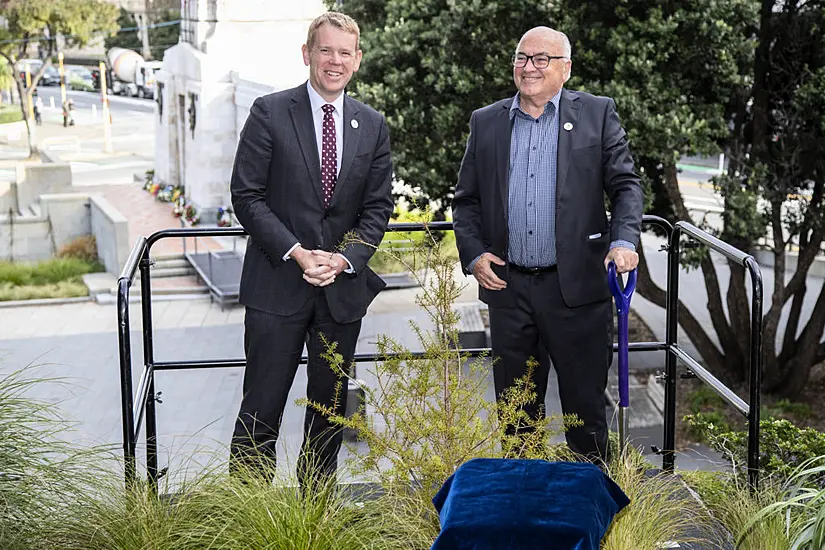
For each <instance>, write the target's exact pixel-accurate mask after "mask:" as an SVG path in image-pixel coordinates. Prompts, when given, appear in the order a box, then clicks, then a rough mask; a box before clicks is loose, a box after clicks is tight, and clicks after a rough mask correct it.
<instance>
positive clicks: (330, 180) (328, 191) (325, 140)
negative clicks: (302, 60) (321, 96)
mask: <svg viewBox="0 0 825 550" xmlns="http://www.w3.org/2000/svg"><path fill="white" fill-rule="evenodd" d="M322 109H323V110H324V124H323V133H322V138H321V189H322V190H323V192H324V208H326V207H328V206H329V201H330V200H331V199H332V192H333V191H334V190H335V181H336V180H337V179H338V150H337V148H336V143H335V121H334V120H333V119H332V112H333V111H334V110H335V107H334V106H332V105H330V104H329V103H327V104H326V105H324V106H323V107H322Z"/></svg>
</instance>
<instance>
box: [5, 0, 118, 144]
mask: <svg viewBox="0 0 825 550" xmlns="http://www.w3.org/2000/svg"><path fill="white" fill-rule="evenodd" d="M0 16H2V17H3V18H4V19H5V20H6V22H7V25H6V27H5V28H0V56H2V57H4V58H5V59H6V61H7V62H8V63H9V65H10V66H12V67H14V65H15V63H16V62H17V60H18V59H22V58H24V57H26V54H27V51H28V49H29V46H30V45H31V44H32V43H34V42H36V43H38V44H39V45H40V46H41V47H42V50H43V51H44V52H45V59H44V63H43V64H42V65H41V67H40V69H39V70H38V71H37V72H36V73H35V74H33V75H32V80H31V85H30V86H26V83H25V82H24V81H23V79H22V78H21V76H20V73H19V72H18V71H13V76H14V79H15V82H16V83H17V90H18V92H19V94H20V98H21V101H20V108H21V109H22V110H23V118H24V119H25V120H26V127H27V130H28V137H29V149H30V151H31V152H32V154H33V153H34V152H35V150H36V144H35V143H34V140H33V138H32V133H31V126H30V125H29V119H28V112H29V105H30V104H31V100H32V91H34V89H35V88H36V87H37V83H38V82H39V81H40V78H41V77H42V76H43V74H45V72H46V68H47V67H49V66H50V65H51V63H52V58H53V56H54V55H55V54H57V43H58V42H57V39H58V37H61V38H62V40H63V41H64V43H65V45H66V47H73V46H83V45H85V44H87V43H88V42H89V41H90V40H91V39H92V38H93V37H95V36H97V35H98V34H99V33H113V32H115V31H116V30H117V28H118V27H117V8H116V7H115V6H114V5H112V4H109V3H108V2H105V1H103V0H8V1H7V2H5V3H3V4H2V7H0Z"/></svg>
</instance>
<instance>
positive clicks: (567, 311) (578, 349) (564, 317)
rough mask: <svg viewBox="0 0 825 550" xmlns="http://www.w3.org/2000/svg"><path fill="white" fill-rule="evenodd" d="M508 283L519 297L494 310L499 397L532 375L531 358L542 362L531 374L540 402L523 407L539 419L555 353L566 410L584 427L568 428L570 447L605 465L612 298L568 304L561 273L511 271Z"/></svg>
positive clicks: (496, 373)
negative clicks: (564, 298) (602, 461)
mask: <svg viewBox="0 0 825 550" xmlns="http://www.w3.org/2000/svg"><path fill="white" fill-rule="evenodd" d="M605 284H607V283H606V282H605ZM507 286H508V289H510V291H511V292H512V293H513V294H514V297H515V299H514V302H515V303H514V304H513V306H511V307H490V336H491V338H492V348H493V350H492V351H493V356H494V357H495V358H496V363H495V366H494V370H493V377H494V380H495V389H496V398H497V399H499V398H501V395H502V392H503V391H504V390H505V389H506V388H508V387H510V386H512V385H513V383H514V382H515V380H517V379H518V378H521V377H523V376H524V375H525V374H526V372H527V362H528V359H529V358H531V357H532V358H533V359H534V360H535V361H536V362H538V366H537V367H536V368H535V369H534V371H533V381H534V382H535V384H536V388H535V389H536V394H537V398H536V402H535V403H534V404H533V405H532V406H528V407H525V410H526V412H527V413H528V414H529V415H530V416H531V417H532V418H540V417H541V416H542V415H543V414H544V400H545V396H546V392H547V379H548V376H549V374H550V365H549V362H548V360H547V354H548V353H549V355H550V359H551V360H552V363H553V367H554V368H555V369H556V375H557V376H558V381H559V397H560V399H561V406H562V412H563V413H564V414H575V415H576V416H578V418H579V419H580V420H582V421H583V423H584V425H583V426H582V427H576V428H570V429H569V430H568V431H567V433H566V434H565V437H566V439H567V444H568V446H569V447H570V448H571V449H572V450H573V451H575V452H577V453H579V454H582V455H585V456H587V457H588V458H589V459H591V460H594V459H601V460H605V459H606V458H607V435H608V431H607V430H608V429H607V421H606V417H605V406H606V400H605V396H604V391H605V388H606V386H607V372H608V370H609V369H610V364H611V362H612V360H613V344H612V343H613V322H612V321H613V317H612V310H611V303H610V301H609V300H605V301H601V302H597V303H594V304H588V305H585V306H581V307H576V308H570V307H567V305H566V304H565V303H564V300H563V299H562V296H561V289H560V288H559V275H558V272H556V271H552V272H548V273H538V274H524V273H520V272H517V271H514V270H512V269H511V270H510V271H509V279H508V283H507Z"/></svg>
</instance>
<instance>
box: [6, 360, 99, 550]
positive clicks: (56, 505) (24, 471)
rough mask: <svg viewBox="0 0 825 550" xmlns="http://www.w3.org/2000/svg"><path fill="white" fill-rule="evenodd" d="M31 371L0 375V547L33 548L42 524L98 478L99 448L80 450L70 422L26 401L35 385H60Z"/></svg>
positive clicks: (44, 405) (38, 541) (42, 405)
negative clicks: (74, 444)
mask: <svg viewBox="0 0 825 550" xmlns="http://www.w3.org/2000/svg"><path fill="white" fill-rule="evenodd" d="M30 374H31V369H24V370H22V371H18V372H15V373H12V374H6V375H0V548H3V549H4V550H29V549H31V550H34V549H40V548H52V547H51V546H49V545H42V532H41V529H42V528H43V526H44V525H45V524H46V523H47V522H48V521H50V518H52V517H54V516H56V515H58V514H59V513H62V511H63V510H65V504H66V503H68V502H72V501H73V499H74V498H77V497H79V495H80V494H82V493H84V492H85V488H86V487H88V486H89V484H90V483H91V482H92V481H93V480H94V479H95V478H96V477H97V473H98V472H96V471H94V470H92V469H90V468H88V466H89V465H90V464H92V462H93V460H94V463H96V464H102V463H103V458H104V456H105V455H104V454H103V453H101V450H100V449H90V450H84V451H78V450H77V449H74V448H73V447H72V445H71V444H69V443H68V442H67V441H70V438H69V437H68V433H67V431H68V429H69V428H70V426H69V424H68V423H66V421H65V420H63V419H61V418H60V417H59V416H58V415H57V413H56V409H55V407H54V405H53V404H50V403H47V402H43V401H39V400H35V399H32V398H30V397H27V395H26V394H27V393H28V392H29V390H31V388H32V387H33V386H34V385H41V384H44V383H51V384H55V383H59V381H57V380H53V379H52V380H43V379H36V378H33V377H32V376H31V375H30Z"/></svg>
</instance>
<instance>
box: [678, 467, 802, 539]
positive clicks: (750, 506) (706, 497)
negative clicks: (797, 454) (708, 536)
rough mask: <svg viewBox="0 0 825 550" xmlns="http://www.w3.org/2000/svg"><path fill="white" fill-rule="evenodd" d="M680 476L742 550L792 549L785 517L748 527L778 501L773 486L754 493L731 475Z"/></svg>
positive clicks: (689, 473)
mask: <svg viewBox="0 0 825 550" xmlns="http://www.w3.org/2000/svg"><path fill="white" fill-rule="evenodd" d="M681 476H682V477H683V478H684V479H685V481H686V482H687V483H688V485H690V486H691V487H692V488H693V489H694V490H695V491H696V492H697V493H698V494H699V496H700V497H701V499H702V502H703V503H704V504H705V505H706V506H707V507H708V508H709V509H710V511H711V513H712V514H713V516H714V517H715V518H716V519H718V520H719V521H720V522H721V523H722V524H723V525H724V526H725V527H726V528H727V530H728V531H729V532H730V533H731V534H732V535H733V537H734V539H739V544H738V546H737V548H738V549H739V550H788V548H790V544H789V541H788V537H787V536H786V535H785V525H784V521H782V518H780V517H776V516H774V517H770V518H765V520H764V521H761V522H759V524H758V525H753V526H748V523H749V522H750V521H751V519H752V518H753V517H754V516H755V515H756V514H757V512H758V511H759V510H760V509H762V508H763V507H764V506H766V505H768V504H770V503H772V502H776V500H777V498H778V496H779V492H778V491H777V489H776V488H775V487H774V485H772V484H770V483H763V484H762V487H761V488H760V490H759V492H756V493H754V492H752V491H751V490H750V488H749V487H748V486H747V484H745V483H744V481H743V480H741V479H739V478H737V477H736V476H734V475H732V474H730V473H729V472H704V471H685V472H682V473H681Z"/></svg>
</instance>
